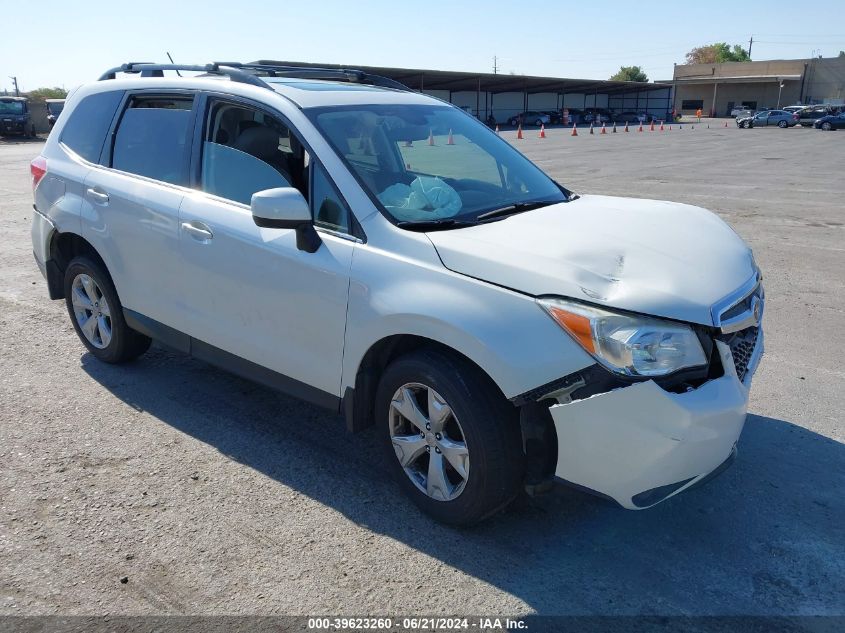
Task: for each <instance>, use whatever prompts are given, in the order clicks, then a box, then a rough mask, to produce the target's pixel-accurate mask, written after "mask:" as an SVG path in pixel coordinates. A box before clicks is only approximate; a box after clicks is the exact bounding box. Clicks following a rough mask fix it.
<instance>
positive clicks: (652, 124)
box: [648, 120, 654, 132]
mask: <svg viewBox="0 0 845 633" xmlns="http://www.w3.org/2000/svg"><path fill="white" fill-rule="evenodd" d="M648 129H649V131H650V132H654V120H652V121H651V127H650V128H648Z"/></svg>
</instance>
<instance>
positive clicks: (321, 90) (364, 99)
mask: <svg viewBox="0 0 845 633" xmlns="http://www.w3.org/2000/svg"><path fill="white" fill-rule="evenodd" d="M261 79H262V80H263V81H264V82H265V83H267V84H269V85H270V86H271V87H272V88H273V90H275V91H276V92H278V93H279V94H280V95H282V96H284V97H287V98H288V99H290V100H291V101H293V102H294V103H295V104H296V105H298V106H299V107H300V108H317V107H321V106H338V105H365V104H394V103H402V104H409V103H410V104H414V103H418V104H427V105H431V104H432V103H436V101H434V100H433V99H432V98H431V97H429V96H427V95H423V94H419V93H416V92H407V91H404V90H394V89H392V88H380V87H377V86H370V85H366V84H356V83H347V82H342V81H326V80H322V79H293V78H290V77H262V78H261Z"/></svg>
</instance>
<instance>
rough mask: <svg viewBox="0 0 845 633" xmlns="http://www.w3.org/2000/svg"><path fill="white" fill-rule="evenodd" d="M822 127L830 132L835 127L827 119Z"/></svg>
mask: <svg viewBox="0 0 845 633" xmlns="http://www.w3.org/2000/svg"><path fill="white" fill-rule="evenodd" d="M822 129H823V130H824V131H825V132H830V131H831V130H832V129H833V126H832V125H831V124H830V123H829V122H828V121H825V122H824V123H822Z"/></svg>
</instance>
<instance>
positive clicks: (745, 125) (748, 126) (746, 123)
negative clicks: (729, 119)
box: [742, 121, 751, 130]
mask: <svg viewBox="0 0 845 633" xmlns="http://www.w3.org/2000/svg"><path fill="white" fill-rule="evenodd" d="M742 127H744V128H745V129H746V130H747V129H749V128H750V127H751V121H743V122H742Z"/></svg>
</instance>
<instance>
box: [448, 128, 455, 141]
mask: <svg viewBox="0 0 845 633" xmlns="http://www.w3.org/2000/svg"><path fill="white" fill-rule="evenodd" d="M454 144H455V139H453V138H452V130H451V128H450V129H449V139H448V140H447V141H446V145H454Z"/></svg>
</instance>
